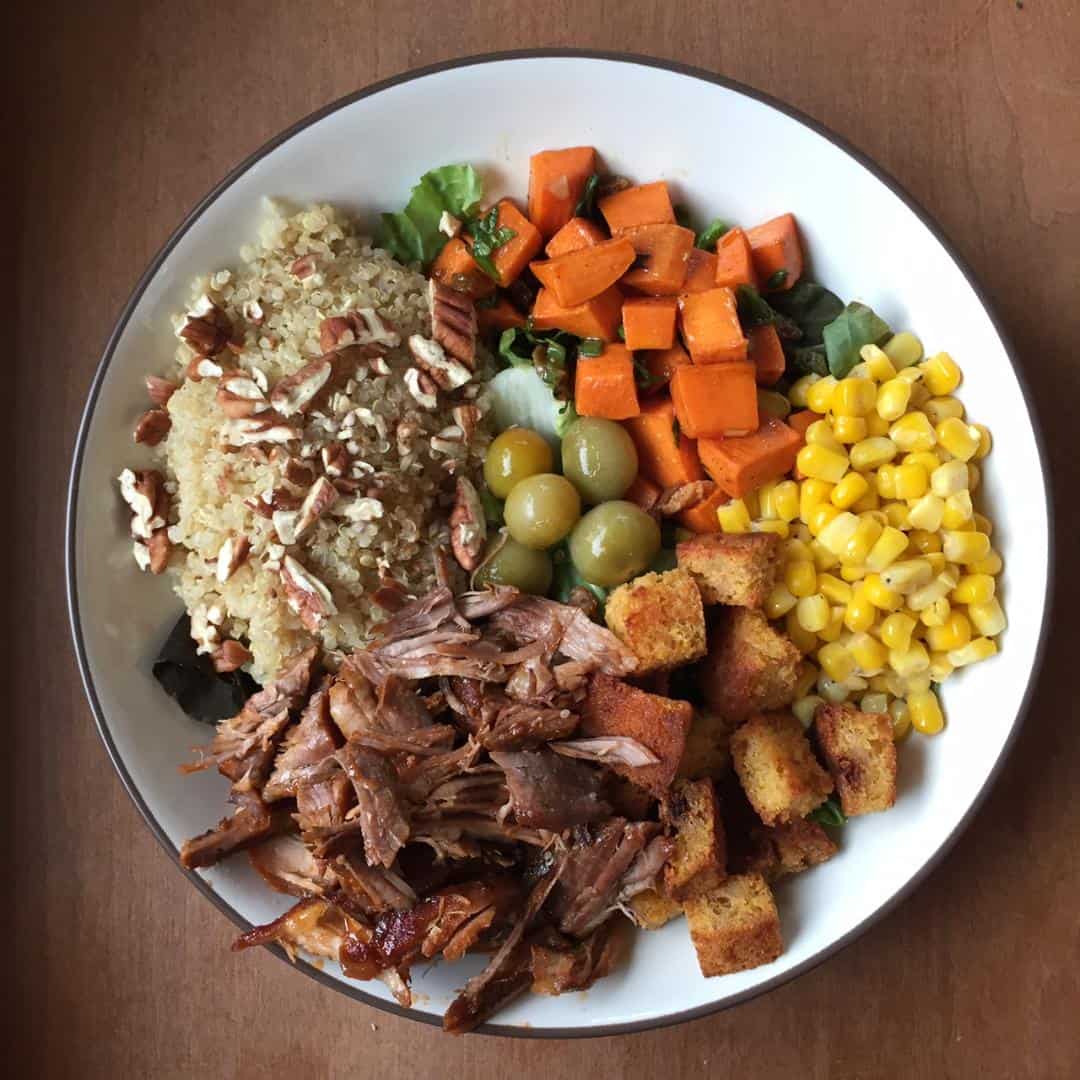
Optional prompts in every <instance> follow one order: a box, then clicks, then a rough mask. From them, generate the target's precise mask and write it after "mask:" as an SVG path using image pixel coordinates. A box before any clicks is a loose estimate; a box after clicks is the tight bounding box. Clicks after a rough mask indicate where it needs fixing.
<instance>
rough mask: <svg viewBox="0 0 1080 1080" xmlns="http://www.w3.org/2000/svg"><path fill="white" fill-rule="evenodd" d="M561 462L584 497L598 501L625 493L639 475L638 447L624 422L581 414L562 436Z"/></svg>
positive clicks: (590, 500) (588, 500) (587, 500)
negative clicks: (582, 415)
mask: <svg viewBox="0 0 1080 1080" xmlns="http://www.w3.org/2000/svg"><path fill="white" fill-rule="evenodd" d="M562 466H563V473H564V474H565V475H566V476H567V477H568V478H569V480H570V482H571V483H572V484H573V485H574V487H576V488H577V489H578V491H579V492H580V493H581V497H582V498H583V499H584V500H585V501H586V502H587V503H592V504H593V505H595V504H597V503H602V502H607V501H608V500H609V499H621V498H622V497H623V494H624V493H625V492H626V489H627V488H628V487H629V486H630V485H631V484H632V483H633V482H634V477H635V476H637V471H638V456H637V450H636V448H635V447H634V440H633V439H631V438H630V436H629V434H628V433H627V431H626V428H624V427H623V426H622V424H617V423H615V421H614V420H601V419H599V418H597V417H582V418H581V419H580V420H575V421H574V422H573V423H572V424H571V425H570V427H569V428H568V429H567V432H566V434H565V435H564V436H563V441H562Z"/></svg>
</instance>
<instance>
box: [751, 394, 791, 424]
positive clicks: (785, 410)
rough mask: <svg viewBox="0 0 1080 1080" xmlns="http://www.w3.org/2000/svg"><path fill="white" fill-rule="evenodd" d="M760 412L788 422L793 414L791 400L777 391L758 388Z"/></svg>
mask: <svg viewBox="0 0 1080 1080" xmlns="http://www.w3.org/2000/svg"><path fill="white" fill-rule="evenodd" d="M757 407H758V412H759V413H762V414H763V415H765V416H775V417H776V418H777V420H786V419H787V418H788V416H789V415H790V413H791V399H790V398H787V397H785V396H784V395H783V394H779V393H777V392H776V391H775V390H766V389H764V388H763V387H760V386H759V387H758V392H757Z"/></svg>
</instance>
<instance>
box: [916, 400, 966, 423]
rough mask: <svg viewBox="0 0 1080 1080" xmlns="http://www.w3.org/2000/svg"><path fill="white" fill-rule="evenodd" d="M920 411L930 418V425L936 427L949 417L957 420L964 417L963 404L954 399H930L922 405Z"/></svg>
mask: <svg viewBox="0 0 1080 1080" xmlns="http://www.w3.org/2000/svg"><path fill="white" fill-rule="evenodd" d="M921 408H922V411H923V412H924V413H926V415H927V416H929V417H930V423H931V424H933V425H934V426H935V427H937V425H938V424H940V423H941V421H942V420H948V419H949V418H950V417H956V418H957V419H959V418H961V417H963V415H964V403H963V402H962V401H961V400H960V399H959V398H954V397H932V398H930V400H929V401H924V402H923V403H922V406H921Z"/></svg>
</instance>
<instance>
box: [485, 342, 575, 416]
mask: <svg viewBox="0 0 1080 1080" xmlns="http://www.w3.org/2000/svg"><path fill="white" fill-rule="evenodd" d="M577 341H578V339H577V338H576V337H574V335H573V334H568V333H566V331H564V330H541V331H536V330H530V329H529V328H528V327H520V326H511V327H508V328H507V329H506V330H504V331H503V332H502V334H500V335H499V356H500V357H502V359H503V360H505V361H506V362H507V364H509V365H510V366H511V367H531V368H535V370H536V373H537V374H538V375H539V376H540V378H541V379H543V380H544V384H545V385H546V386H547V387H548V388H549V389H550V390H551V391H552V392H553V393H554V394H555V396H556V397H557V398H559V399H560V400H561V399H563V398H565V397H566V391H567V387H568V372H567V360H568V358H569V352H570V350H571V349H576V348H577Z"/></svg>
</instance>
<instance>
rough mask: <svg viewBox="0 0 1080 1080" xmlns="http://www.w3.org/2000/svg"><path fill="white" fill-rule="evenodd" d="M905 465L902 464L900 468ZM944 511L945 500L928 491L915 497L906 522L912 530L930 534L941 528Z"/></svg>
mask: <svg viewBox="0 0 1080 1080" xmlns="http://www.w3.org/2000/svg"><path fill="white" fill-rule="evenodd" d="M907 467H908V466H906V465H905V466H902V468H907ZM918 467H921V466H918ZM944 513H945V500H944V499H942V498H940V497H939V496H937V495H935V494H933V493H932V492H929V491H928V492H927V493H926V494H925V495H923V496H922V497H921V498H919V499H916V500H915V503H914V505H912V506H909V507H908V524H909V525H910V526H911V527H912V529H913V530H915V531H917V532H924V533H926V534H927V535H930V536H932V535H933V534H934V533H935V532H936V531H937V530H938V529H940V528H941V519H942V516H943V515H944ZM939 546H940V545H939Z"/></svg>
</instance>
